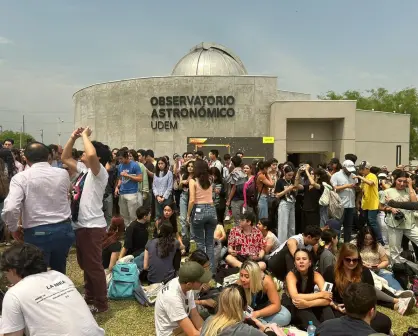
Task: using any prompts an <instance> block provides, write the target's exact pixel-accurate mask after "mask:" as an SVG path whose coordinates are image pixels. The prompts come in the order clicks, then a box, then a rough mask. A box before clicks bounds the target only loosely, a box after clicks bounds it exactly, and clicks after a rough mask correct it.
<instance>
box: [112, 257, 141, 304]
mask: <svg viewBox="0 0 418 336" xmlns="http://www.w3.org/2000/svg"><path fill="white" fill-rule="evenodd" d="M138 284H139V271H138V267H137V266H136V264H135V263H134V262H128V263H117V264H116V265H115V266H113V269H112V280H110V283H109V287H108V289H107V297H108V298H109V299H113V300H121V299H131V298H133V297H134V290H135V289H136V288H137V287H138Z"/></svg>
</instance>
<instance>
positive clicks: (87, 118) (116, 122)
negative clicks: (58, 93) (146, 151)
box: [73, 76, 277, 156]
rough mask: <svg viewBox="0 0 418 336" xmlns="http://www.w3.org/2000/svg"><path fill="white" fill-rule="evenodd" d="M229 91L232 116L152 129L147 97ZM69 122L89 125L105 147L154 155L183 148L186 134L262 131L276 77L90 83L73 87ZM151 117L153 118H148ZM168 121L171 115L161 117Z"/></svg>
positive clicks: (273, 97) (260, 133)
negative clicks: (149, 151) (72, 112)
mask: <svg viewBox="0 0 418 336" xmlns="http://www.w3.org/2000/svg"><path fill="white" fill-rule="evenodd" d="M209 95H213V96H216V95H221V96H229V95H231V96H234V97H235V106H234V108H235V116H234V117H232V118H221V119H220V118H214V119H202V118H196V119H195V118H184V119H183V118H180V119H177V120H178V129H177V130H172V129H171V130H153V129H152V128H151V120H152V119H151V114H152V110H153V107H152V106H151V103H150V99H151V97H153V96H209ZM73 99H74V103H75V126H76V127H78V126H81V125H90V126H92V127H93V129H94V133H93V134H94V138H95V139H96V140H99V141H102V142H104V143H106V144H108V145H109V146H110V147H121V146H127V147H129V148H136V149H138V148H153V149H154V151H155V153H156V155H165V154H167V155H169V156H170V155H171V154H172V153H174V152H183V151H185V150H186V145H187V144H186V141H187V137H206V136H207V137H215V136H216V137H222V136H225V137H226V136H228V137H243V136H250V137H251V136H268V135H269V134H268V133H269V129H270V127H269V123H270V105H271V103H272V102H274V101H275V100H276V99H277V77H268V76H231V77H230V76H171V77H151V78H138V79H130V80H122V81H116V82H109V83H103V84H96V85H92V86H90V87H87V88H84V89H82V90H80V91H78V92H76V93H75V94H74V96H73ZM153 120H156V119H153ZM164 120H171V121H174V120H175V119H173V118H171V119H167V118H166V119H164Z"/></svg>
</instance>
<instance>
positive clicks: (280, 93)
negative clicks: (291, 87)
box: [277, 90, 311, 100]
mask: <svg viewBox="0 0 418 336" xmlns="http://www.w3.org/2000/svg"><path fill="white" fill-rule="evenodd" d="M310 99H311V95H310V94H309V93H301V92H294V91H285V90H277V100H310Z"/></svg>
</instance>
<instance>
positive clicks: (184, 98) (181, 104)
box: [180, 96, 186, 106]
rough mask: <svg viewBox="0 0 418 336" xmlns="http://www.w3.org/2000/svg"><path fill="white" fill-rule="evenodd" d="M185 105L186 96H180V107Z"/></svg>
mask: <svg viewBox="0 0 418 336" xmlns="http://www.w3.org/2000/svg"><path fill="white" fill-rule="evenodd" d="M184 105H186V96H180V106H184Z"/></svg>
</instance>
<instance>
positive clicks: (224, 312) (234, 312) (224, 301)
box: [205, 285, 246, 336]
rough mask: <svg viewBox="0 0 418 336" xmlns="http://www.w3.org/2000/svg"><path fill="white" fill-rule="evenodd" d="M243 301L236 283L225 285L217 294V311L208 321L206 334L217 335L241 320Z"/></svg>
mask: <svg viewBox="0 0 418 336" xmlns="http://www.w3.org/2000/svg"><path fill="white" fill-rule="evenodd" d="M244 304H245V305H246V302H244V300H243V297H242V295H241V293H240V290H239V287H238V286H237V285H232V286H230V287H226V288H225V289H224V290H223V291H222V293H221V294H220V295H219V299H218V312H217V313H216V314H215V315H214V317H213V318H212V319H211V320H210V321H209V323H208V326H207V328H205V329H206V332H205V335H206V336H217V335H218V334H220V333H221V332H222V331H223V330H224V329H226V328H228V327H230V326H233V325H234V324H237V323H240V322H242V320H243V318H244Z"/></svg>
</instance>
